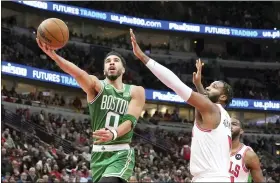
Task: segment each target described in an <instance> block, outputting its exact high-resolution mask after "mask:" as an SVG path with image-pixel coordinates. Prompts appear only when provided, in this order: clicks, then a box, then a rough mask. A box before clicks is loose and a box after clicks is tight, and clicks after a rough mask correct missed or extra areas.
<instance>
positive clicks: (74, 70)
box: [36, 39, 102, 102]
mask: <svg viewBox="0 0 280 183" xmlns="http://www.w3.org/2000/svg"><path fill="white" fill-rule="evenodd" d="M36 41H37V44H38V46H39V47H40V48H41V49H42V51H44V52H45V53H46V54H47V55H48V56H49V57H50V58H51V59H52V60H54V61H55V62H56V64H57V65H58V66H59V67H60V69H62V70H63V71H64V72H66V73H68V74H70V75H71V76H72V77H74V78H75V79H76V81H77V82H78V84H79V85H80V87H81V88H82V89H83V90H84V92H86V93H87V100H88V102H91V101H92V100H93V99H94V98H95V96H96V94H97V93H98V92H99V91H100V90H101V87H102V85H101V83H100V81H99V80H98V78H97V77H95V76H92V75H89V74H88V73H87V72H86V71H84V70H82V69H80V68H79V67H78V66H76V65H75V64H73V63H71V62H70V61H68V60H66V59H64V58H62V57H61V56H59V55H57V54H56V53H55V51H54V50H52V49H51V48H49V47H48V46H47V45H46V44H44V43H42V42H40V40H39V39H36Z"/></svg>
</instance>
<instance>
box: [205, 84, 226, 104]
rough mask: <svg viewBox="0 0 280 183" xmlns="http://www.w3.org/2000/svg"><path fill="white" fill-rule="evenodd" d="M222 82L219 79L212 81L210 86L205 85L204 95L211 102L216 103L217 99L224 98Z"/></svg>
mask: <svg viewBox="0 0 280 183" xmlns="http://www.w3.org/2000/svg"><path fill="white" fill-rule="evenodd" d="M223 89H224V83H222V82H221V81H214V82H213V83H211V85H210V86H208V87H206V93H205V95H206V96H207V97H208V98H209V99H210V100H211V101H212V102H213V103H217V102H218V101H219V100H226V96H225V95H223Z"/></svg>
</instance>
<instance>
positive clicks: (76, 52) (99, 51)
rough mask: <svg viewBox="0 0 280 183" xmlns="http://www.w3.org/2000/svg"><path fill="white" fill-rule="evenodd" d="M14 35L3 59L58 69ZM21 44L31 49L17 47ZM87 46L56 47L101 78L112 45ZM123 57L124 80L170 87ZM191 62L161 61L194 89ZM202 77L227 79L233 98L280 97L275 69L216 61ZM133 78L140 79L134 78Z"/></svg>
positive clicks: (6, 41) (31, 42)
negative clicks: (125, 63)
mask: <svg viewBox="0 0 280 183" xmlns="http://www.w3.org/2000/svg"><path fill="white" fill-rule="evenodd" d="M2 32H3V31H2ZM4 34H6V33H4ZM14 38H15V39H10V37H9V36H4V37H3V39H2V45H1V46H2V53H1V56H2V60H5V61H11V62H14V63H19V64H24V65H29V66H33V67H37V68H41V69H48V70H54V71H58V72H61V70H60V69H59V68H58V66H57V65H56V64H55V63H54V62H53V61H52V60H50V58H48V57H47V56H46V55H44V54H42V52H41V50H40V49H39V48H38V46H37V45H36V42H35V41H34V40H33V38H32V37H27V36H19V35H15V36H14ZM22 46H23V48H26V49H28V50H32V51H26V50H25V49H19V48H20V47H22ZM90 49H91V51H90V52H86V51H84V50H83V49H81V48H80V47H79V46H77V45H75V44H68V45H67V46H66V47H65V48H63V49H61V50H59V51H58V54H59V55H61V56H63V57H65V58H66V59H69V60H70V61H71V62H73V63H75V64H76V65H77V66H79V67H80V68H82V69H84V70H86V71H87V72H88V73H91V74H93V75H95V76H97V77H98V78H100V79H103V78H104V75H103V59H104V56H105V55H106V53H108V52H109V51H110V50H111V48H109V47H104V45H103V46H100V45H99V46H91V48H90ZM24 50H25V51H24ZM125 59H126V61H127V67H128V68H129V69H127V70H126V73H125V75H124V82H125V83H129V84H132V83H133V84H138V85H142V86H143V87H145V88H153V89H160V90H170V89H168V88H167V87H166V86H165V85H163V84H162V83H161V82H160V81H159V80H158V79H156V78H155V76H154V75H152V73H151V72H150V71H149V70H148V69H146V68H145V66H144V64H142V63H140V62H139V61H138V60H136V59H135V57H134V56H133V55H132V53H131V54H129V55H128V56H127V57H126V58H125ZM194 63H195V58H192V59H189V60H188V62H182V61H178V62H177V63H163V65H165V66H167V67H168V68H169V69H171V70H172V71H173V72H174V73H176V74H177V75H178V76H179V77H180V78H181V79H182V81H183V82H185V83H186V84H187V85H188V86H191V87H192V88H194V85H193V84H192V82H191V76H189V77H184V74H191V73H192V72H194V71H196V68H195V64H194ZM237 73H238V74H237ZM203 76H204V78H203V84H204V86H208V85H209V84H210V83H211V82H213V81H214V80H216V79H223V80H225V81H226V82H229V83H230V84H231V85H232V86H233V88H234V91H235V94H234V95H235V97H239V98H251V99H274V100H277V99H280V96H279V91H280V88H279V86H280V79H279V78H280V72H279V71H278V70H270V69H265V70H264V69H252V68H242V69H241V68H240V69H239V68H234V69H232V68H229V67H222V66H221V65H219V63H218V62H215V61H214V62H212V63H211V64H206V65H205V67H204V68H203ZM136 77H138V78H140V79H138V80H137V79H136ZM231 78H237V80H235V81H232V80H230V79H231ZM249 80H254V81H255V83H256V82H257V83H260V84H261V85H256V84H249V83H250V82H249Z"/></svg>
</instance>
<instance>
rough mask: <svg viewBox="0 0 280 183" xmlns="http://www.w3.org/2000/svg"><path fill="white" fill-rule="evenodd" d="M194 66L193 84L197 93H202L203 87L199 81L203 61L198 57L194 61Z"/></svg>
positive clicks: (203, 91)
mask: <svg viewBox="0 0 280 183" xmlns="http://www.w3.org/2000/svg"><path fill="white" fill-rule="evenodd" d="M195 66H196V69H197V71H196V72H194V73H193V84H194V85H195V87H196V90H197V92H198V93H201V94H204V93H205V89H204V87H203V85H202V82H201V72H202V67H203V66H204V63H203V62H201V60H200V59H198V60H197V61H196V63H195Z"/></svg>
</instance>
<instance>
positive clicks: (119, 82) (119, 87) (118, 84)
mask: <svg viewBox="0 0 280 183" xmlns="http://www.w3.org/2000/svg"><path fill="white" fill-rule="evenodd" d="M106 82H107V83H108V84H111V85H113V86H114V87H115V88H116V89H117V90H122V89H123V82H122V77H118V78H117V79H116V80H114V81H112V80H110V79H108V78H106Z"/></svg>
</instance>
